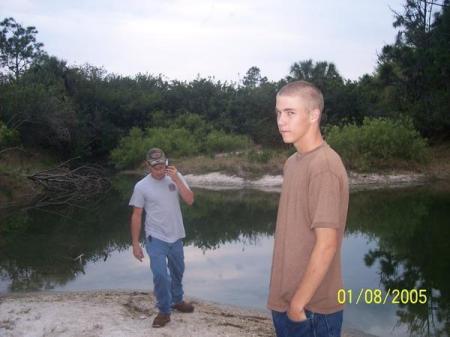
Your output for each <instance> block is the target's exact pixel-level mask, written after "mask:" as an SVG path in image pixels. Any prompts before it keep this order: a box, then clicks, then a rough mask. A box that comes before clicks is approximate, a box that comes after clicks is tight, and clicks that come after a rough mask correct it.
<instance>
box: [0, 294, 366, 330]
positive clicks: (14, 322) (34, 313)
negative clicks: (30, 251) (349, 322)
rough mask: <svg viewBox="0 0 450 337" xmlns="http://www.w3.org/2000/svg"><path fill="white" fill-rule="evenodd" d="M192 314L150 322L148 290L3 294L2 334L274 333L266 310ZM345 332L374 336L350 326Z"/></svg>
mask: <svg viewBox="0 0 450 337" xmlns="http://www.w3.org/2000/svg"><path fill="white" fill-rule="evenodd" d="M193 302H194V303H195V312H194V313H192V314H182V313H173V314H172V321H171V322H170V323H169V324H168V325H167V326H166V327H164V328H160V329H154V328H152V327H151V324H152V320H153V317H154V315H155V314H156V310H155V308H154V298H153V296H152V295H149V294H148V293H144V292H131V291H128V292H125V291H124V292H119V291H92V292H74V293H71V292H69V293H27V294H8V295H5V294H3V295H0V336H3V337H52V336H58V337H107V336H108V337H138V336H139V337H144V336H146V337H152V336H164V337H190V336H196V337H199V336H201V337H216V336H227V337H247V336H261V337H267V336H274V332H273V328H272V322H271V319H270V317H269V313H268V312H260V311H255V310H247V309H240V308H236V307H231V306H223V305H217V304H211V303H207V302H204V301H193ZM343 336H344V337H370V336H369V335H366V334H363V333H361V332H358V331H350V330H346V331H345V332H344V334H343Z"/></svg>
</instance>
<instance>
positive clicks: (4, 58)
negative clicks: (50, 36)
mask: <svg viewBox="0 0 450 337" xmlns="http://www.w3.org/2000/svg"><path fill="white" fill-rule="evenodd" d="M0 28H1V31H0V67H1V68H2V69H5V70H6V73H7V75H8V76H9V77H10V78H11V77H12V78H14V79H15V80H17V79H18V78H19V76H20V75H22V74H23V73H24V72H25V70H27V69H28V68H29V66H30V65H31V63H32V62H33V61H34V60H35V59H36V58H37V57H39V56H41V55H43V54H44V52H43V51H42V50H41V48H42V47H43V46H44V44H42V43H40V42H36V34H37V33H38V31H37V30H36V28H35V27H33V26H29V27H26V28H24V27H22V25H21V24H19V23H17V22H16V20H14V19H13V18H6V19H4V20H3V21H2V22H1V23H0ZM2 75H3V76H4V74H2Z"/></svg>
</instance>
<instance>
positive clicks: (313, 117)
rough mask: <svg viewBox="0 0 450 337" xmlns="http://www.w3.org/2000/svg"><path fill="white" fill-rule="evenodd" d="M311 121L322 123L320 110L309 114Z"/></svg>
mask: <svg viewBox="0 0 450 337" xmlns="http://www.w3.org/2000/svg"><path fill="white" fill-rule="evenodd" d="M309 120H310V121H311V122H316V121H319V122H320V110H319V109H312V110H311V111H310V113H309Z"/></svg>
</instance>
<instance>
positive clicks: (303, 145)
mask: <svg viewBox="0 0 450 337" xmlns="http://www.w3.org/2000/svg"><path fill="white" fill-rule="evenodd" d="M323 142H324V140H323V137H322V135H321V134H320V132H318V133H316V134H315V135H314V136H313V137H309V138H306V139H302V140H301V141H300V142H298V143H297V144H294V146H295V149H296V150H297V152H298V153H300V154H303V153H307V152H311V151H312V150H314V149H316V148H318V147H319V146H320V145H322V144H323Z"/></svg>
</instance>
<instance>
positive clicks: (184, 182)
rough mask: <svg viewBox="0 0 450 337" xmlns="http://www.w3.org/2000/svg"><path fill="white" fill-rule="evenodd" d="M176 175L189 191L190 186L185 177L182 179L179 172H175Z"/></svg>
mask: <svg viewBox="0 0 450 337" xmlns="http://www.w3.org/2000/svg"><path fill="white" fill-rule="evenodd" d="M177 174H178V177H180V179H181V181H182V182H183V184H184V186H186V187H187V188H188V190H189V191H190V190H191V188H190V187H189V185H188V183H187V182H186V179H184V177H183V175H182V174H181V173H180V172H177Z"/></svg>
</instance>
